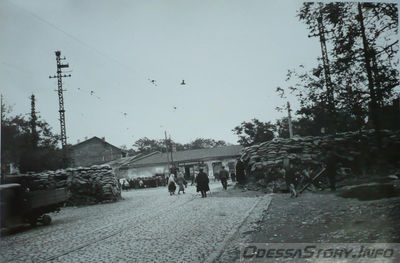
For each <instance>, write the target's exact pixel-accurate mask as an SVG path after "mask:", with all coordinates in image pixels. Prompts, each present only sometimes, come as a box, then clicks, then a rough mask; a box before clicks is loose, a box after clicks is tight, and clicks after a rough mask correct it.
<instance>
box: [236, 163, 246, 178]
mask: <svg viewBox="0 0 400 263" xmlns="http://www.w3.org/2000/svg"><path fill="white" fill-rule="evenodd" d="M236 180H237V182H238V183H239V184H244V182H245V176H244V163H243V162H242V159H241V158H239V159H238V160H237V162H236Z"/></svg>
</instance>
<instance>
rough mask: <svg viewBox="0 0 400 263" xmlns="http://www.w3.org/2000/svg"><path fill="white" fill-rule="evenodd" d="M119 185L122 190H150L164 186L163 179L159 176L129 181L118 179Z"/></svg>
mask: <svg viewBox="0 0 400 263" xmlns="http://www.w3.org/2000/svg"><path fill="white" fill-rule="evenodd" d="M119 183H120V185H121V189H122V190H129V189H140V188H151V187H158V186H165V182H164V179H163V178H161V177H160V176H152V177H138V178H131V179H125V178H124V179H120V180H119Z"/></svg>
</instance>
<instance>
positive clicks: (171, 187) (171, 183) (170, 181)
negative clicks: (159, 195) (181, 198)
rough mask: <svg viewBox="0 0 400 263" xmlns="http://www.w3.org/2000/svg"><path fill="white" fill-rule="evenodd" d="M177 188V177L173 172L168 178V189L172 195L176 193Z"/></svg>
mask: <svg viewBox="0 0 400 263" xmlns="http://www.w3.org/2000/svg"><path fill="white" fill-rule="evenodd" d="M175 190H176V183H175V178H174V174H171V175H170V176H169V179H168V191H169V194H170V195H173V194H175Z"/></svg>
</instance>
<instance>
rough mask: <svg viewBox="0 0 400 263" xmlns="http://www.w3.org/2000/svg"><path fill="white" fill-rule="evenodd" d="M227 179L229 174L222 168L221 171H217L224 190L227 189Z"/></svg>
mask: <svg viewBox="0 0 400 263" xmlns="http://www.w3.org/2000/svg"><path fill="white" fill-rule="evenodd" d="M228 178H229V172H228V171H227V170H225V168H224V166H222V169H221V171H219V179H220V180H221V183H222V187H223V188H224V189H225V190H226V189H227V187H228Z"/></svg>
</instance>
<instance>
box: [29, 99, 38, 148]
mask: <svg viewBox="0 0 400 263" xmlns="http://www.w3.org/2000/svg"><path fill="white" fill-rule="evenodd" d="M36 121H37V117H36V110H35V95H33V94H32V96H31V121H30V124H31V136H32V137H31V140H32V148H33V149H35V148H36V147H37V144H38V141H39V136H38V133H37V130H36Z"/></svg>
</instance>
